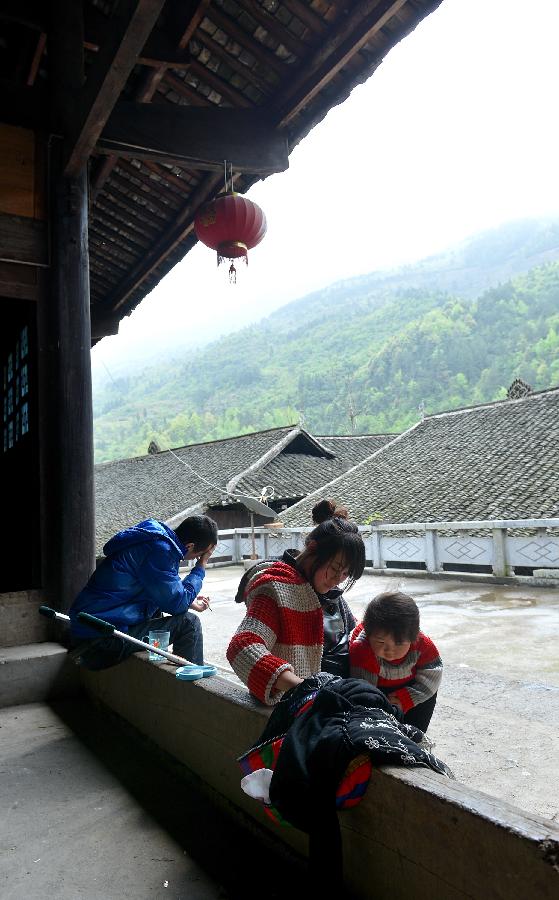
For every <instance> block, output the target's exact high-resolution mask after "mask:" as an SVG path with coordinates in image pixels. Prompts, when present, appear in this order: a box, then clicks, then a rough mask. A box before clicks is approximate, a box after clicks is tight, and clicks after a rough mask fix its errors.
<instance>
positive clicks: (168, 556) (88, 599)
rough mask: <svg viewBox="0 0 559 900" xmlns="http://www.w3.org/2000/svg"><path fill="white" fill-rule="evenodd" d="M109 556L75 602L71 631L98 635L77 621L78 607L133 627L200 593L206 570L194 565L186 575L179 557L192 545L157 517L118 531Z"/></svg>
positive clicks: (185, 603)
mask: <svg viewBox="0 0 559 900" xmlns="http://www.w3.org/2000/svg"><path fill="white" fill-rule="evenodd" d="M103 553H104V554H105V557H106V559H104V560H103V561H102V562H101V563H100V564H99V566H98V567H97V569H96V570H95V572H94V573H93V575H92V576H91V578H90V579H89V581H88V583H87V584H86V586H85V587H84V589H83V590H82V591H81V592H80V593H79V594H78V596H77V597H76V599H75V600H74V602H73V604H72V606H71V607H70V611H69V615H70V619H71V629H72V634H73V635H74V636H75V637H78V638H93V637H97V638H98V637H99V632H96V631H94V630H93V629H91V628H88V627H87V626H84V625H82V624H81V622H79V621H78V619H77V615H78V613H79V612H87V613H90V614H91V615H93V616H98V617H99V618H100V619H105V621H107V622H110V623H111V625H114V626H115V628H117V629H118V630H119V631H128V629H129V628H130V626H132V625H140V624H141V623H142V622H146V621H147V620H148V619H151V618H153V616H154V614H155V613H156V612H157V610H161V611H162V612H167V613H171V614H175V613H182V612H185V611H186V610H187V609H188V607H189V606H190V604H191V603H192V601H193V600H194V599H195V597H196V596H197V595H198V593H199V591H200V588H201V587H202V582H203V580H204V576H205V574H206V572H205V569H204V568H203V567H202V566H198V565H196V566H194V568H193V569H191V570H190V572H189V574H188V575H187V576H186V578H184V579H183V580H181V578H180V577H179V563H180V561H181V559H183V558H184V557H185V556H186V553H187V550H186V547H185V546H184V544H182V543H181V541H180V540H179V538H178V537H177V535H176V534H175V532H174V531H171V529H170V528H168V527H167V525H165V524H164V523H163V522H158V521H157V520H156V519H146V520H145V521H143V522H140V523H139V524H138V525H134V526H133V527H132V528H125V529H124V531H119V532H118V534H115V536H114V537H112V538H111V539H110V541H108V542H107V543H106V544H105V546H104V547H103Z"/></svg>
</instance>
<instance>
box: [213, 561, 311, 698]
mask: <svg viewBox="0 0 559 900" xmlns="http://www.w3.org/2000/svg"><path fill="white" fill-rule="evenodd" d="M259 568H260V567H259ZM245 602H246V604H247V613H246V616H245V618H244V619H243V621H242V622H241V624H240V625H239V627H238V628H237V631H236V632H235V634H234V635H233V637H232V639H231V642H230V644H229V647H228V648H227V659H228V660H229V662H230V664H231V667H232V668H233V671H234V672H235V673H236V675H238V677H239V678H240V679H241V681H243V682H244V684H246V686H247V687H248V689H249V691H250V693H251V694H253V696H254V697H256V698H257V699H258V700H261V701H262V702H263V703H266V704H268V705H273V704H274V703H277V701H278V700H279V699H280V698H281V693H280V692H277V693H275V692H274V685H275V683H276V681H277V679H278V677H279V676H280V675H281V673H282V672H284V671H286V670H289V671H291V672H295V674H296V675H298V676H299V677H300V678H306V677H307V676H308V675H314V674H316V672H320V668H321V661H322V643H323V637H324V626H323V621H324V620H323V615H322V607H321V605H320V601H319V599H318V596H317V594H316V592H315V591H314V590H313V588H312V587H311V585H310V584H309V582H308V581H307V580H306V578H305V577H304V576H303V575H301V574H300V572H298V571H297V570H296V569H294V568H293V567H292V566H290V565H288V564H287V563H285V562H283V561H281V560H278V561H277V562H274V563H272V564H271V565H268V566H266V567H265V568H264V569H261V570H260V571H256V572H255V574H254V575H252V576H251V577H250V578H249V579H248V582H247V587H246V591H245ZM273 692H274V693H273Z"/></svg>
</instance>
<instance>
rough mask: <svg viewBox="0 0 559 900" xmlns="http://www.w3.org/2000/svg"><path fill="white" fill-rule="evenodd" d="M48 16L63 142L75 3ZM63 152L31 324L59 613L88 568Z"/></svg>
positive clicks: (78, 268) (60, 3)
mask: <svg viewBox="0 0 559 900" xmlns="http://www.w3.org/2000/svg"><path fill="white" fill-rule="evenodd" d="M51 15H52V21H51V31H50V32H49V49H51V54H50V55H51V65H52V68H51V72H50V76H51V79H52V91H53V93H52V100H53V110H52V113H53V115H52V118H53V123H56V128H57V131H59V130H61V131H62V133H63V134H67V133H68V130H67V129H68V123H69V119H70V116H71V113H72V101H73V97H74V96H75V93H76V92H77V91H78V90H79V89H80V88H81V85H82V82H83V21H82V4H81V3H75V2H74V0H56V2H54V3H52V4H51ZM64 152H65V143H64V138H62V139H60V140H54V141H52V142H51V147H50V156H49V181H50V185H49V187H50V209H49V225H50V247H51V253H50V286H49V291H48V294H47V296H46V297H45V299H44V302H43V303H42V304H41V307H42V309H41V311H40V315H39V335H40V339H39V341H40V361H41V382H42V404H41V407H42V416H41V418H42V433H43V454H42V484H43V500H44V504H43V510H44V513H43V542H44V544H43V545H44V547H45V551H46V552H45V553H44V557H43V558H44V569H43V571H44V586H45V590H46V593H47V596H48V598H49V602H50V603H51V604H52V605H53V606H55V607H56V608H57V609H60V610H65V609H67V608H68V607H69V605H70V604H71V602H72V600H73V599H74V597H75V595H76V594H77V592H78V591H79V590H80V589H81V588H82V587H83V585H84V584H85V582H86V581H87V578H88V576H89V575H90V573H91V572H92V570H93V568H94V561H95V554H94V481H93V408H92V396H91V359H90V349H91V326H90V308H89V255H88V236H87V221H88V193H87V191H88V188H87V171H85V170H84V171H82V172H80V173H79V174H78V175H77V176H75V177H73V178H70V179H68V178H64V177H63V175H62V160H63V158H64Z"/></svg>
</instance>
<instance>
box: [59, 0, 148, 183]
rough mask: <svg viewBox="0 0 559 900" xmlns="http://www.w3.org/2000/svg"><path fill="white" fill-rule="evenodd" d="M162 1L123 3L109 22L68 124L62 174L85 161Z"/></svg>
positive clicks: (72, 172)
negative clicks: (106, 38)
mask: <svg viewBox="0 0 559 900" xmlns="http://www.w3.org/2000/svg"><path fill="white" fill-rule="evenodd" d="M164 3H165V0H123V2H121V3H120V4H119V5H118V6H117V8H116V13H115V15H114V16H113V17H112V18H111V19H110V32H109V38H108V40H107V42H106V44H105V45H104V46H103V47H102V48H101V50H100V51H99V54H98V56H97V59H96V60H95V62H94V63H93V66H92V67H91V69H90V72H89V75H88V78H87V81H86V83H85V85H84V86H83V88H82V89H81V91H80V93H79V95H78V98H77V102H76V104H75V107H74V109H75V115H74V118H73V121H72V122H71V124H70V132H69V135H68V138H69V141H68V144H69V150H68V151H67V156H66V163H65V166H64V174H65V175H66V176H71V175H76V174H77V173H78V172H80V171H81V170H82V169H83V167H84V165H85V164H86V162H87V160H88V159H89V157H90V155H91V153H92V151H93V148H94V147H95V143H96V141H97V138H98V137H99V135H100V134H101V131H102V130H103V126H104V125H105V122H106V121H107V119H108V118H109V116H110V114H111V112H112V110H113V107H114V105H115V103H116V102H117V100H118V98H119V96H120V94H121V91H122V89H123V88H124V85H125V84H126V81H127V79H128V77H129V75H130V72H131V71H132V69H133V68H134V65H135V64H136V61H137V58H138V56H139V54H140V52H141V51H142V49H143V47H144V46H145V44H146V42H147V39H148V37H149V35H150V34H151V31H152V29H153V27H154V25H155V23H156V21H157V19H158V17H159V14H160V12H161V10H162V8H163V5H164Z"/></svg>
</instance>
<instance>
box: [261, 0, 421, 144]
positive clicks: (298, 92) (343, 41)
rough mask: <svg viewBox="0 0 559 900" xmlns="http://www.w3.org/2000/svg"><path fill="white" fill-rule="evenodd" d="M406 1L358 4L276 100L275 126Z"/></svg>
mask: <svg viewBox="0 0 559 900" xmlns="http://www.w3.org/2000/svg"><path fill="white" fill-rule="evenodd" d="M406 3H407V0H380V2H374V0H366V2H360V3H358V4H357V5H356V6H355V7H354V8H353V11H352V13H351V15H350V16H348V18H347V20H345V22H344V24H343V25H342V26H341V27H338V28H336V29H335V31H334V32H333V34H332V36H331V37H330V39H329V40H326V41H325V42H324V43H323V44H322V46H321V47H320V49H319V50H318V51H317V52H316V53H315V54H314V55H313V57H312V58H311V60H310V62H309V63H308V65H306V66H305V67H304V69H302V70H301V71H300V73H299V74H298V75H297V76H296V77H295V78H293V79H292V81H291V82H290V84H289V86H288V87H287V89H286V90H285V91H284V93H283V95H282V97H281V98H280V102H279V106H280V109H281V113H280V119H279V123H278V127H279V128H285V127H287V126H288V125H289V124H290V123H291V122H292V120H293V119H294V118H295V116H297V115H298V113H299V112H300V111H301V110H302V109H303V107H305V106H306V105H307V104H308V103H310V101H311V100H312V99H313V98H314V97H316V95H317V94H318V93H319V92H320V91H321V90H322V88H323V87H324V86H325V85H326V84H328V82H329V81H331V80H332V79H333V78H334V76H335V75H336V74H337V73H338V72H339V71H340V69H342V68H343V67H344V66H345V65H346V64H347V62H348V61H349V60H350V59H351V57H352V56H354V55H355V54H356V53H357V52H358V51H359V50H360V49H361V47H363V46H364V45H365V44H366V43H367V42H368V41H370V40H371V39H372V38H373V37H374V36H375V34H377V33H378V32H379V31H380V30H381V29H382V28H383V27H384V26H385V25H386V23H387V22H388V21H389V20H390V19H391V18H392V17H393V16H395V15H396V13H397V12H399V10H400V9H401V8H402V7H403V6H405V5H406Z"/></svg>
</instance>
